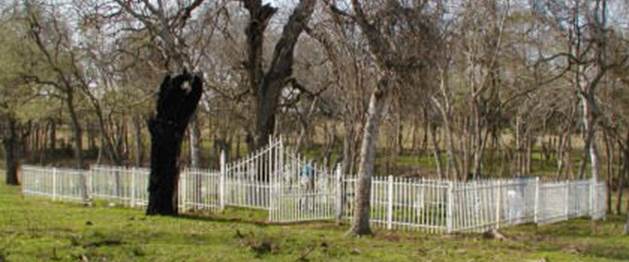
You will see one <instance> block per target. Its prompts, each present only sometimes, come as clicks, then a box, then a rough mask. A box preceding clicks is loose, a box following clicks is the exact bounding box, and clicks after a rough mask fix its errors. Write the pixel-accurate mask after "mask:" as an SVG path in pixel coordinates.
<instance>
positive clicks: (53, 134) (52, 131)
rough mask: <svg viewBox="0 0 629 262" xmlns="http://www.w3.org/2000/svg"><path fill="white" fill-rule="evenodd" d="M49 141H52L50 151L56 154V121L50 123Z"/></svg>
mask: <svg viewBox="0 0 629 262" xmlns="http://www.w3.org/2000/svg"><path fill="white" fill-rule="evenodd" d="M49 139H50V150H52V152H54V151H55V150H57V123H56V122H55V120H51V121H50V135H49Z"/></svg>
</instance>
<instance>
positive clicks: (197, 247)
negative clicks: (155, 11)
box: [0, 184, 629, 261]
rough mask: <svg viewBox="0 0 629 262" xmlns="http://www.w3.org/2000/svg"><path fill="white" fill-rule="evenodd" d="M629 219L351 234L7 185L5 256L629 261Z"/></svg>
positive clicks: (241, 213) (324, 226) (0, 214)
mask: <svg viewBox="0 0 629 262" xmlns="http://www.w3.org/2000/svg"><path fill="white" fill-rule="evenodd" d="M622 222H623V221H622V219H621V218H620V217H611V218H610V219H608V221H606V222H601V223H599V224H598V225H597V226H596V228H595V230H592V227H591V225H590V222H589V221H588V220H586V219H581V220H574V221H571V222H566V223H560V224H555V225H547V226H540V227H536V226H534V225H524V226H519V227H515V228H510V229H505V230H504V233H505V235H507V237H508V238H509V240H505V241H498V240H489V239H484V238H483V237H482V236H480V235H465V236H462V235H455V236H436V235H426V234H422V233H418V232H387V231H377V232H376V235H375V236H374V237H365V238H360V239H356V238H346V237H344V232H345V230H346V229H347V228H346V227H337V226H334V225H333V224H332V223H313V224H300V225H283V226H280V225H266V224H265V223H264V216H263V215H261V214H260V212H251V211H245V210H237V209H230V210H228V211H226V212H225V214H220V215H216V216H213V217H206V218H191V217H180V218H173V217H146V216H144V215H143V213H142V211H141V210H131V209H123V208H115V207H108V206H106V205H104V204H97V205H95V206H93V207H83V206H80V205H77V204H68V203H65V204H64V203H57V202H51V201H49V200H45V199H39V198H32V197H27V198H25V197H23V196H22V195H21V194H20V192H19V188H16V187H7V186H5V185H4V184H2V185H0V261H42V260H46V261H52V260H58V261H77V260H81V261H136V260H139V261H149V260H150V261H251V260H279V261H333V260H336V261H613V260H629V248H628V247H629V237H626V236H621V235H620V234H619V233H620V232H621V230H622Z"/></svg>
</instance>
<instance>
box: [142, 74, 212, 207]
mask: <svg viewBox="0 0 629 262" xmlns="http://www.w3.org/2000/svg"><path fill="white" fill-rule="evenodd" d="M201 94H202V80H201V78H200V77H198V76H192V75H190V74H188V73H187V72H185V71H184V73H183V74H181V75H178V76H175V77H174V78H171V77H170V76H167V77H166V78H165V79H164V81H163V82H162V85H161V87H160V91H159V97H158V100H157V115H156V116H155V117H152V118H151V119H150V120H149V123H148V125H149V131H150V133H151V174H150V179H149V188H148V190H149V203H148V208H147V209H146V214H147V215H177V212H178V210H177V194H176V193H177V182H178V180H179V166H178V162H177V161H178V158H179V153H180V152H181V142H182V140H183V136H184V133H185V130H186V127H187V126H188V122H189V121H190V117H191V116H192V115H193V114H194V111H195V110H196V108H197V104H198V103H199V99H200V98H201Z"/></svg>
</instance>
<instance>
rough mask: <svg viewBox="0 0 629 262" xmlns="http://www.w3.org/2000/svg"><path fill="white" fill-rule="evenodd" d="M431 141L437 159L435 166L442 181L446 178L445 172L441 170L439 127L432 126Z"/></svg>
mask: <svg viewBox="0 0 629 262" xmlns="http://www.w3.org/2000/svg"><path fill="white" fill-rule="evenodd" d="M430 135H431V136H430V140H431V141H432V152H433V156H434V158H435V166H436V167H437V174H438V175H439V178H440V179H443V178H444V175H443V170H442V168H441V150H440V149H439V143H438V142H437V126H436V125H430Z"/></svg>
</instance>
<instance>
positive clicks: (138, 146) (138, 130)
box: [133, 115, 144, 167]
mask: <svg viewBox="0 0 629 262" xmlns="http://www.w3.org/2000/svg"><path fill="white" fill-rule="evenodd" d="M133 127H134V128H135V132H134V134H135V157H134V158H135V159H134V160H135V166H137V167H139V166H142V162H143V160H144V145H143V144H144V143H143V141H142V140H143V139H142V123H141V120H140V116H139V115H135V116H134V117H133Z"/></svg>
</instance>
